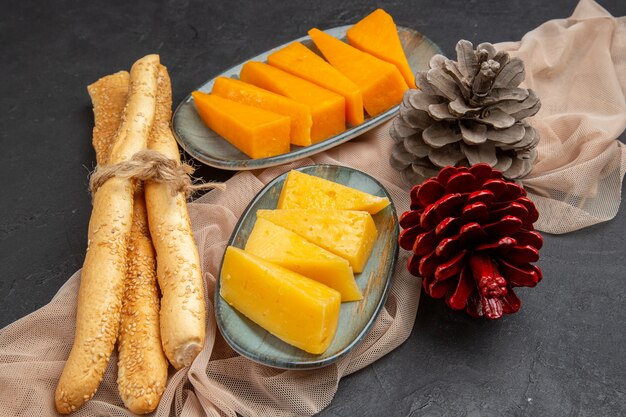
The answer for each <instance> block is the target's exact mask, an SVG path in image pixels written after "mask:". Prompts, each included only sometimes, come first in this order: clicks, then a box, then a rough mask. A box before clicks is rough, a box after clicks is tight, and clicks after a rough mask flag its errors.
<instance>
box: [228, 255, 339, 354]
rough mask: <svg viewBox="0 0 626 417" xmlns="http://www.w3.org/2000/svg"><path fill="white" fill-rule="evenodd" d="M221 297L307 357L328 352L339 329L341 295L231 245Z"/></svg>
mask: <svg viewBox="0 0 626 417" xmlns="http://www.w3.org/2000/svg"><path fill="white" fill-rule="evenodd" d="M220 295H221V296H222V298H224V300H226V302H227V303H228V304H230V305H231V306H232V307H234V308H235V309H237V310H238V311H239V312H241V313H242V314H243V315H244V316H246V317H248V318H249V319H250V320H252V321H253V322H255V323H256V324H258V325H259V326H261V327H263V328H264V329H265V330H267V331H268V332H270V333H271V334H273V335H274V336H276V337H278V338H279V339H281V340H282V341H284V342H286V343H289V344H290V345H293V346H296V347H297V348H300V349H302V350H304V351H306V352H309V353H313V354H319V353H322V352H324V351H325V350H326V349H327V348H328V346H330V344H331V342H332V340H333V337H334V336H335V332H336V330H337V323H338V322H339V307H340V305H341V295H340V294H339V293H338V292H337V291H335V290H333V289H332V288H329V287H327V286H326V285H323V284H320V283H319V282H317V281H314V280H312V279H309V278H307V277H304V276H302V275H300V274H297V273H295V272H293V271H290V270H288V269H285V268H283V267H281V266H278V265H276V264H273V263H271V262H268V261H265V260H263V259H261V258H259V257H257V256H254V255H252V254H250V253H247V252H244V251H243V250H241V249H239V248H235V247H233V246H229V247H228V248H226V254H225V255H224V263H223V264H222V272H221V275H220Z"/></svg>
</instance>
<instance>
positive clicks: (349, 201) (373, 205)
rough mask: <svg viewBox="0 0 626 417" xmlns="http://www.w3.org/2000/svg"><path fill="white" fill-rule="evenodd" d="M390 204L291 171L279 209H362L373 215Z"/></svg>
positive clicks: (362, 193)
mask: <svg viewBox="0 0 626 417" xmlns="http://www.w3.org/2000/svg"><path fill="white" fill-rule="evenodd" d="M388 205H389V199H388V198H386V197H378V196H375V195H372V194H368V193H365V192H363V191H359V190H356V189H354V188H350V187H346V186H345V185H342V184H337V183H336V182H333V181H329V180H326V179H324V178H320V177H316V176H314V175H308V174H305V173H303V172H300V171H290V172H289V174H287V179H286V180H285V185H283V189H282V191H281V193H280V198H279V199H278V208H279V209H295V208H329V209H337V210H362V211H367V212H369V213H370V214H376V213H378V212H379V211H380V210H382V209H384V208H385V207H387V206H388Z"/></svg>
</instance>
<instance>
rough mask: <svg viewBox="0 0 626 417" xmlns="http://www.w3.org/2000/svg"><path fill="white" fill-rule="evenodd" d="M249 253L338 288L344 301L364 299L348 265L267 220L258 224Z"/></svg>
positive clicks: (260, 220)
mask: <svg viewBox="0 0 626 417" xmlns="http://www.w3.org/2000/svg"><path fill="white" fill-rule="evenodd" d="M246 252H249V253H251V254H253V255H256V256H258V257H260V258H263V259H265V260H266V261H270V262H273V263H275V264H277V265H280V266H282V267H285V268H287V269H289V270H291V271H294V272H297V273H299V274H302V275H304V276H305V277H309V278H311V279H314V280H315V281H318V282H321V283H322V284H324V285H327V286H329V287H331V288H334V289H335V290H337V291H339V293H340V294H341V301H357V300H361V299H362V298H363V295H362V294H361V290H360V289H359V287H358V285H356V281H355V280H354V274H353V273H352V268H351V267H350V264H349V263H348V261H346V260H345V259H343V258H341V257H339V256H337V255H335V254H332V253H330V252H328V251H327V250H325V249H322V248H320V247H319V246H317V245H314V244H313V243H311V242H309V241H308V240H306V239H304V238H303V237H301V236H300V235H298V234H296V233H294V232H292V231H290V230H287V229H285V228H284V227H280V226H277V225H275V224H274V223H272V222H270V221H267V220H265V219H257V221H256V223H255V224H254V228H253V229H252V233H251V234H250V237H248V241H247V242H246Z"/></svg>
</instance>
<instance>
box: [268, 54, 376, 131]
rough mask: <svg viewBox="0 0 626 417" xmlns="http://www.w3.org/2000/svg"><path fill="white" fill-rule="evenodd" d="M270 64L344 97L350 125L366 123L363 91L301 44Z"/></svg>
mask: <svg viewBox="0 0 626 417" xmlns="http://www.w3.org/2000/svg"><path fill="white" fill-rule="evenodd" d="M267 62H268V64H270V65H272V66H274V67H276V68H280V69H281V70H283V71H287V72H288V73H290V74H293V75H295V76H297V77H300V78H303V79H305V80H307V81H310V82H312V83H314V84H317V85H319V86H321V87H324V88H326V89H328V90H330V91H333V92H335V93H337V94H339V95H342V96H343V97H344V98H345V100H346V121H347V122H348V123H351V124H352V125H353V126H356V125H358V124H360V123H363V119H364V117H363V95H362V94H361V90H360V89H359V87H358V86H357V85H356V84H355V83H353V82H352V81H350V80H349V79H348V78H347V77H346V76H345V75H343V74H342V73H341V72H339V71H337V69H335V68H334V67H333V66H332V65H330V64H329V63H328V62H326V61H324V59H323V58H322V57H320V56H319V55H317V54H316V53H315V52H313V51H311V50H310V49H309V48H307V47H306V46H304V45H303V44H301V43H300V42H294V43H292V44H290V45H287V46H286V47H284V48H282V49H280V50H278V51H276V52H274V53H273V54H271V55H270V56H268V57H267Z"/></svg>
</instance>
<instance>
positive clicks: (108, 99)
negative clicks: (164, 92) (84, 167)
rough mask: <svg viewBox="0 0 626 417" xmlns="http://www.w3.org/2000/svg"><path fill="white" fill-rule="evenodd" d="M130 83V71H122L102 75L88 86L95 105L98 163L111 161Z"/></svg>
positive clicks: (93, 141) (94, 139) (95, 147)
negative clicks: (112, 147) (112, 148)
mask: <svg viewBox="0 0 626 417" xmlns="http://www.w3.org/2000/svg"><path fill="white" fill-rule="evenodd" d="M129 84H130V74H129V73H128V71H120V72H116V73H115V74H111V75H107V76H106V77H102V78H100V79H99V80H98V81H96V82H95V83H93V84H91V85H90V86H88V87H87V91H88V92H89V97H91V104H92V105H93V118H94V127H93V140H92V143H93V149H94V150H95V151H96V162H97V163H98V165H105V164H107V163H108V161H109V154H110V153H111V145H113V142H114V141H115V139H116V134H117V131H118V129H119V128H120V123H121V121H122V115H123V113H124V107H126V100H127V99H128V87H129Z"/></svg>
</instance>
